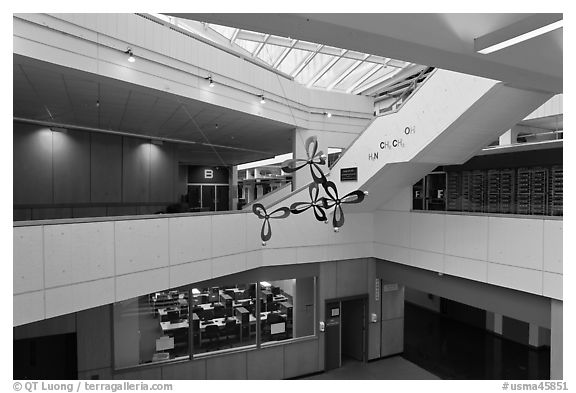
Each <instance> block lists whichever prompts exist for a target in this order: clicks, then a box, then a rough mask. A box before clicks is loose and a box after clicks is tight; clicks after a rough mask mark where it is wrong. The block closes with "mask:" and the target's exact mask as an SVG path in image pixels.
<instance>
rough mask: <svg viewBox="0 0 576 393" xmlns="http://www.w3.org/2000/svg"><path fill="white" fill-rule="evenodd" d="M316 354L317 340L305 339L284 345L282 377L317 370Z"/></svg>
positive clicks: (291, 376)
mask: <svg viewBox="0 0 576 393" xmlns="http://www.w3.org/2000/svg"><path fill="white" fill-rule="evenodd" d="M318 356H319V355H318V340H310V341H308V340H307V341H303V342H299V343H294V344H289V345H286V346H284V378H293V377H297V376H300V375H306V374H311V373H315V372H317V371H319V362H318Z"/></svg>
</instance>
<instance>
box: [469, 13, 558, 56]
mask: <svg viewBox="0 0 576 393" xmlns="http://www.w3.org/2000/svg"><path fill="white" fill-rule="evenodd" d="M563 22H564V21H563V20H559V21H557V22H554V23H551V24H549V25H546V26H542V27H540V28H538V29H536V30H532V31H529V32H527V33H524V34H521V35H519V36H517V37H514V38H510V39H509V40H506V41H503V42H500V43H498V44H495V45H491V46H489V47H487V48H484V49H482V50H479V51H478V53H482V54H483V55H487V54H488V53H492V52H496V51H499V50H500V49H504V48H507V47H509V46H512V45H516V44H518V43H520V42H522V41H526V40H529V39H531V38H534V37H538V36H539V35H542V34H546V33H548V32H550V31H552V30H556V29H559V28H561V27H562V25H563Z"/></svg>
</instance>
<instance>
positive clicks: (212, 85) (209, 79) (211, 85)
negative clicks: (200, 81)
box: [204, 75, 214, 87]
mask: <svg viewBox="0 0 576 393" xmlns="http://www.w3.org/2000/svg"><path fill="white" fill-rule="evenodd" d="M204 79H206V80H207V81H208V86H210V87H214V80H213V79H212V75H208V76H207V77H206V78H204Z"/></svg>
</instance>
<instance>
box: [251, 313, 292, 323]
mask: <svg viewBox="0 0 576 393" xmlns="http://www.w3.org/2000/svg"><path fill="white" fill-rule="evenodd" d="M268 314H278V315H280V316H281V317H282V318H286V314H282V313H281V312H280V311H262V312H261V313H260V320H261V321H263V320H265V319H267V318H268ZM254 319H256V318H254Z"/></svg>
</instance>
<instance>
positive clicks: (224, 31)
mask: <svg viewBox="0 0 576 393" xmlns="http://www.w3.org/2000/svg"><path fill="white" fill-rule="evenodd" d="M208 27H210V28H211V29H212V30H214V31H216V32H218V33H220V34H221V35H223V36H224V37H226V38H227V39H230V38H231V37H232V34H234V30H236V29H235V28H233V27H228V26H220V25H213V24H209V25H208Z"/></svg>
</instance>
